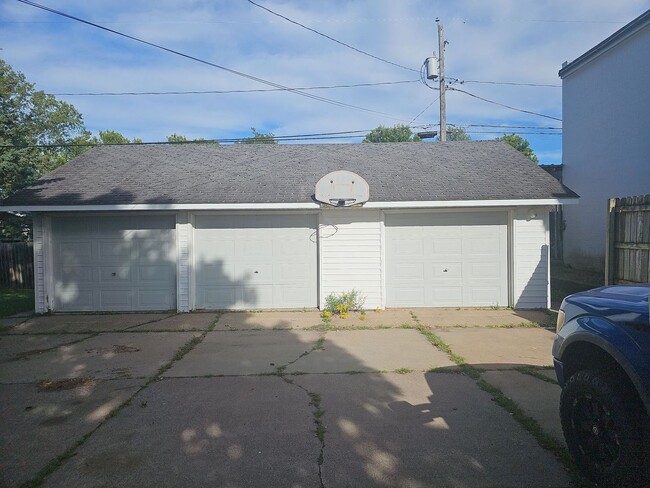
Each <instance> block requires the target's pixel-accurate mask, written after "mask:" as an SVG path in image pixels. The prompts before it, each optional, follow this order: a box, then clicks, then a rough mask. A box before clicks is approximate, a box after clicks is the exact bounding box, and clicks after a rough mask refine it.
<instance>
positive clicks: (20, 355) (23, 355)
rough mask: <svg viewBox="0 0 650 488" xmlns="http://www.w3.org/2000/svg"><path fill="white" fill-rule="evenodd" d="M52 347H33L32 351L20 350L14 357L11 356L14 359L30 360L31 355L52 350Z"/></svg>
mask: <svg viewBox="0 0 650 488" xmlns="http://www.w3.org/2000/svg"><path fill="white" fill-rule="evenodd" d="M50 350H51V348H46V349H33V350H31V351H24V352H19V353H17V354H15V355H14V357H13V358H11V360H12V361H22V360H28V359H29V357H30V356H36V355H37V354H42V353H44V352H48V351H50Z"/></svg>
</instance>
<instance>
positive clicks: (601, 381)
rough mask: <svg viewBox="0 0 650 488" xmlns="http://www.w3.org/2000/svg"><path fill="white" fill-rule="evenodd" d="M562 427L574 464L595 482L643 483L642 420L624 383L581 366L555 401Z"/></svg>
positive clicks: (644, 438) (644, 421) (644, 424)
mask: <svg viewBox="0 0 650 488" xmlns="http://www.w3.org/2000/svg"><path fill="white" fill-rule="evenodd" d="M560 418H561V420H562V430H563V431H564V437H565V439H566V442H567V445H568V447H569V451H570V452H571V454H572V456H573V458H574V459H575V461H576V464H577V465H578V468H579V469H580V470H581V471H582V473H583V474H584V475H585V476H586V477H587V478H589V479H591V480H593V481H595V482H596V483H598V485H599V486H608V487H618V486H625V487H628V486H630V487H631V486H648V484H649V483H650V479H649V478H648V470H647V466H646V465H645V464H646V462H647V453H646V452H645V448H644V445H645V443H646V442H647V437H648V434H647V432H648V418H647V415H646V414H645V411H644V409H643V408H642V406H641V405H640V404H639V401H638V400H637V399H636V398H635V396H634V394H633V393H632V392H630V391H629V388H626V382H624V381H621V378H620V377H619V376H617V375H614V374H612V373H609V372H606V371H600V370H582V371H579V372H577V373H575V374H574V375H573V376H571V378H570V379H569V381H568V382H567V383H566V385H565V387H564V389H563V391H562V396H561V399H560Z"/></svg>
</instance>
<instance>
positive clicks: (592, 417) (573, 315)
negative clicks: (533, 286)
mask: <svg viewBox="0 0 650 488" xmlns="http://www.w3.org/2000/svg"><path fill="white" fill-rule="evenodd" d="M649 296H650V284H644V285H630V286H627V285H624V286H605V287H602V288H597V289H594V290H590V291H585V292H582V293H576V294H575V295H570V296H568V297H566V298H565V299H564V301H563V302H562V306H561V307H560V311H559V314H558V320H557V334H556V336H555V341H554V343H553V358H554V363H555V372H556V375H557V379H558V382H559V383H560V386H561V387H562V396H561V400H560V417H561V421H562V429H563V431H564V437H565V439H566V442H567V446H568V447H569V451H570V452H571V454H572V456H573V458H574V459H575V461H576V464H577V465H578V468H579V469H580V470H581V471H582V473H583V474H584V475H585V476H587V477H588V478H590V479H591V480H593V481H595V482H596V483H597V484H598V485H599V486H612V487H618V486H620V487H632V486H650V318H649V313H650V309H649V308H650V305H649V301H648V300H649Z"/></svg>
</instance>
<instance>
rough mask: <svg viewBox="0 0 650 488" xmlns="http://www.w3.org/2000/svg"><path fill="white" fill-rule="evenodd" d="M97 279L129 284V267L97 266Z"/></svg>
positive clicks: (130, 278) (130, 280) (130, 279)
mask: <svg viewBox="0 0 650 488" xmlns="http://www.w3.org/2000/svg"><path fill="white" fill-rule="evenodd" d="M99 281H101V282H105V283H128V284H129V285H130V284H131V282H132V277H131V268H130V267H128V266H102V267H100V268H99Z"/></svg>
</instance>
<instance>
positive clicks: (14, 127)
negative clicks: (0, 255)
mask: <svg viewBox="0 0 650 488" xmlns="http://www.w3.org/2000/svg"><path fill="white" fill-rule="evenodd" d="M91 142H92V141H91V134H90V132H88V131H87V130H86V128H85V126H84V124H83V118H82V116H81V114H80V113H79V112H78V111H77V109H75V108H74V107H73V106H72V105H70V104H69V103H66V102H63V101H60V100H57V99H56V98H55V97H53V96H51V95H46V94H45V93H44V92H42V91H37V90H36V89H35V88H34V85H33V84H32V83H29V82H28V81H27V79H26V78H25V76H24V75H23V74H22V73H20V72H18V71H15V70H14V69H13V68H12V67H11V66H10V65H9V64H7V63H6V62H5V61H3V60H1V59H0V145H1V146H5V147H2V148H0V199H4V198H6V197H8V196H9V195H11V194H12V193H13V192H15V191H16V190H18V189H19V188H22V187H24V186H27V185H29V184H30V183H32V182H33V181H34V180H36V179H37V178H39V177H41V176H43V175H44V174H46V173H48V172H49V171H52V170H53V169H55V168H57V167H59V166H61V165H62V164H64V163H66V162H68V161H69V160H70V159H71V158H73V157H75V156H78V155H79V154H81V153H83V152H84V151H86V150H88V149H89V147H84V146H83V145H84V144H88V143H91ZM80 145H82V146H80ZM9 220H11V223H9ZM9 220H5V219H3V220H1V221H0V238H3V239H10V238H24V237H25V235H26V234H25V232H24V231H25V225H22V224H21V225H18V224H16V222H17V221H16V220H15V219H9ZM14 224H16V225H18V228H17V227H16V225H14Z"/></svg>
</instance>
